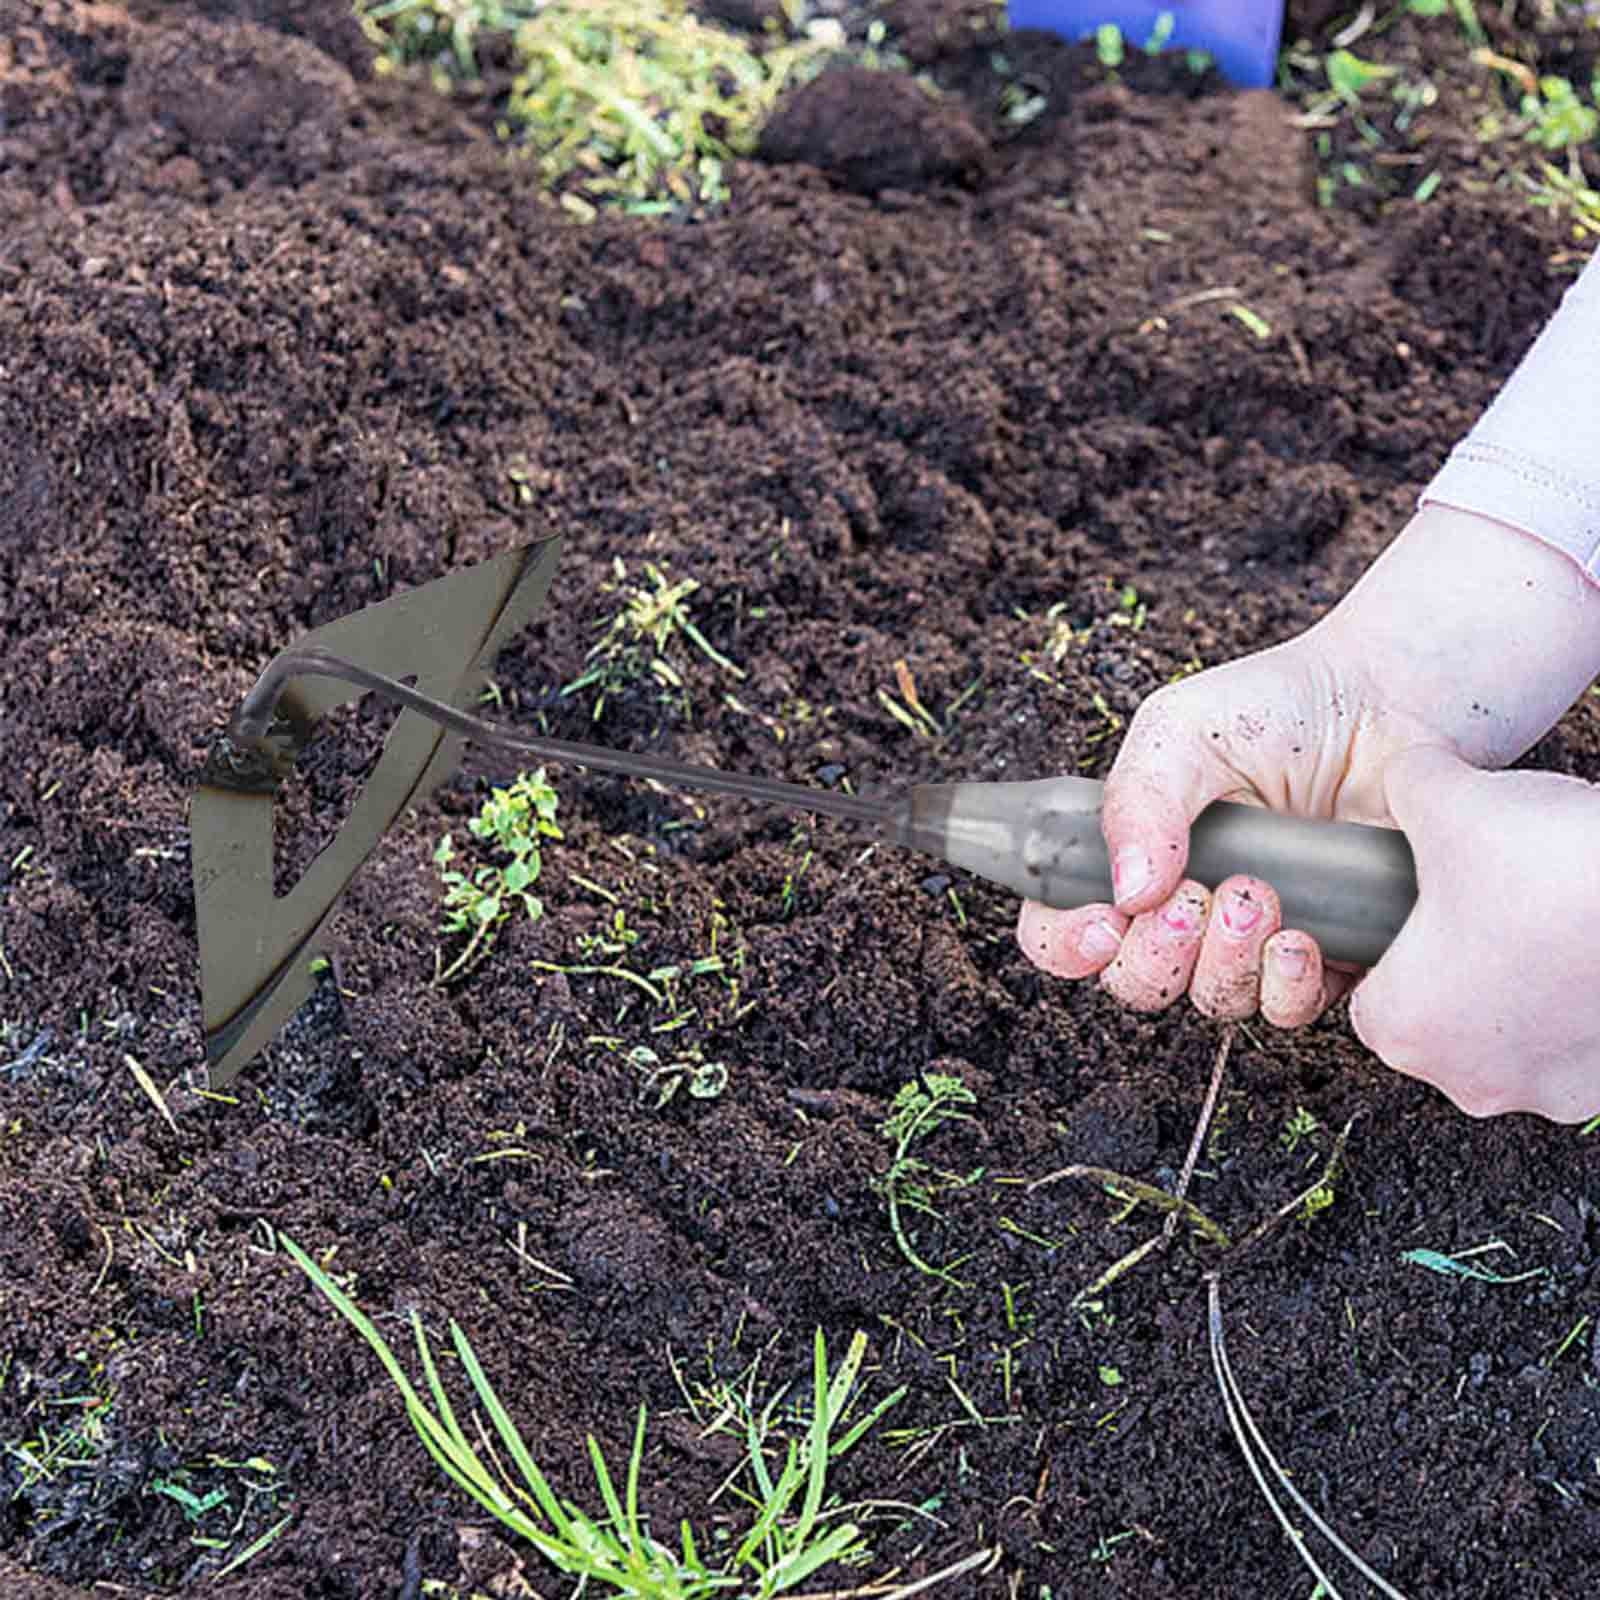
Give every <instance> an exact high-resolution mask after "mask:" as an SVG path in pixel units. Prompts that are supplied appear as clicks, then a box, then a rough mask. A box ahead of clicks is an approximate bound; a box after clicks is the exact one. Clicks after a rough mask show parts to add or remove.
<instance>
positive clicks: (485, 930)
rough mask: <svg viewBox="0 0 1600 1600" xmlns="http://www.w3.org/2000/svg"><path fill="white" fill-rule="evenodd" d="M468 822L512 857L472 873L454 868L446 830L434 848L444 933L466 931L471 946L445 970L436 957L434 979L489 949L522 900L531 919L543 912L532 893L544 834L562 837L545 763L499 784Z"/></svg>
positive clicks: (445, 979) (445, 977)
mask: <svg viewBox="0 0 1600 1600" xmlns="http://www.w3.org/2000/svg"><path fill="white" fill-rule="evenodd" d="M467 827H468V828H469V829H470V830H471V832H472V833H473V834H474V836H475V837H477V838H479V839H484V840H488V841H489V842H490V843H491V844H492V845H493V847H494V848H495V849H496V850H498V851H500V852H501V853H502V854H504V855H506V856H509V857H510V860H508V861H506V862H503V863H501V864H499V865H494V866H482V867H478V868H476V869H475V870H474V871H473V872H472V873H471V874H470V875H468V874H467V873H464V872H456V871H454V870H452V869H451V867H450V863H451V862H452V861H453V860H454V859H455V841H454V840H453V839H452V838H451V836H450V835H449V834H448V833H447V834H445V835H444V837H443V838H442V839H440V841H439V843H438V845H437V846H436V847H435V849H434V852H433V859H434V861H435V863H437V865H438V867H439V869H440V876H441V877H442V878H443V879H444V883H445V897H444V904H445V913H446V915H445V920H444V923H443V927H442V931H443V932H445V933H465V934H467V935H468V939H467V946H466V948H465V949H464V950H463V951H462V952H461V954H460V955H459V956H457V957H456V959H455V960H454V961H452V962H451V963H450V965H449V966H448V967H447V968H445V970H444V971H442V972H440V971H438V963H439V960H440V959H441V958H438V957H436V958H435V972H434V981H435V982H436V983H448V982H449V981H450V980H451V979H452V978H453V977H455V976H456V974H457V973H460V972H464V971H466V970H467V968H468V967H469V966H471V965H472V964H473V963H474V962H475V961H476V960H478V959H480V958H481V957H482V956H483V955H485V954H487V953H488V950H489V948H490V946H491V945H493V943H494V940H495V935H496V933H497V931H498V930H499V928H500V925H501V924H502V923H504V922H505V921H506V920H507V919H508V918H509V917H510V915H511V910H512V907H513V906H514V905H515V904H517V903H518V902H519V901H520V902H521V905H522V908H523V910H524V911H526V912H527V914H528V920H529V921H530V922H537V921H538V920H539V918H540V917H542V916H543V915H544V904H543V902H542V901H541V900H540V899H539V897H538V896H537V895H536V894H534V893H533V892H532V889H533V885H534V883H536V882H537V881H538V878H539V871H540V866H541V861H540V856H539V840H540V839H559V838H560V837H561V829H560V828H558V827H557V826H556V792H555V790H554V789H553V788H551V787H550V785H549V784H548V783H547V782H546V781H545V776H544V768H543V767H540V769H539V770H538V771H537V772H536V773H534V774H533V776H532V777H531V778H530V777H529V776H528V775H527V774H526V773H524V774H522V775H521V776H520V777H518V779H517V781H516V782H515V783H514V784H512V785H511V787H510V788H509V789H496V790H495V791H494V793H493V794H491V795H490V796H489V798H488V800H486V801H485V802H484V805H483V809H482V810H481V811H480V812H479V813H478V815H477V816H475V817H474V818H473V819H472V820H471V821H470V822H469V823H468V824H467Z"/></svg>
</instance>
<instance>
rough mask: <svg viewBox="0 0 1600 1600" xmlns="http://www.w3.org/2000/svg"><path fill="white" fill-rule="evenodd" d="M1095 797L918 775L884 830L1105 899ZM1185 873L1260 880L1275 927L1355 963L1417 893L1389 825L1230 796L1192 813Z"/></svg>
mask: <svg viewBox="0 0 1600 1600" xmlns="http://www.w3.org/2000/svg"><path fill="white" fill-rule="evenodd" d="M1104 794H1105V785H1104V784H1102V783H1100V782H1098V781H1096V780H1095V779H1092V778H1043V779H1038V780H1035V781H1033V782H1029V783H946V784H924V785H922V786H920V787H918V788H916V789H913V790H912V791H911V794H910V795H909V796H908V798H907V799H906V800H905V801H904V802H903V803H902V804H901V806H900V807H898V808H897V810H896V812H895V814H894V817H893V820H892V821H891V823H890V824H889V827H888V831H887V836H888V837H890V838H891V839H893V840H894V842H896V843H898V844H904V845H909V846H911V847H912V848H913V849H918V850H924V851H926V852H928V853H929V854H930V855H935V856H938V857H940V858H941V859H942V860H944V861H947V862H949V863H950V864H951V865H952V866H956V867H961V868H963V869H965V870H966V871H968V872H972V873H975V874H976V875H977V876H978V877H980V878H987V879H988V880H989V881H990V882H991V883H997V884H1000V885H1002V886H1003V887H1005V888H1007V889H1011V890H1013V891H1014V892H1015V893H1017V894H1020V895H1022V896H1023V897H1024V898H1026V899H1029V900H1038V901H1042V902H1043V903H1044V904H1045V905H1048V906H1055V907H1057V908H1058V909H1060V910H1070V909H1072V908H1074V907H1077V906H1084V905H1090V904H1092V903H1095V902H1110V900H1111V898H1112V891H1111V863H1110V860H1109V858H1108V856H1107V853H1106V844H1105V838H1104V835H1103V834H1102V833H1101V831H1100V806H1101V802H1102V800H1103V798H1104ZM1185 872H1186V875H1187V876H1188V877H1191V878H1194V879H1196V880H1197V881H1198V882H1200V883H1203V884H1204V885H1205V886H1206V887H1207V888H1209V889H1215V888H1216V886H1217V885H1218V884H1219V883H1221V882H1222V880H1223V879H1224V878H1228V877H1231V876H1232V875H1233V874H1235V873H1241V872H1242V873H1249V874H1250V875H1251V876H1253V877H1257V878H1261V879H1263V880H1265V881H1266V882H1267V883H1269V884H1271V885H1272V887H1273V889H1275V890H1276V891H1277V894H1278V898H1279V901H1280V902H1281V905H1282V908H1283V926H1284V927H1285V928H1297V929H1299V930H1301V931H1303V932H1305V933H1309V934H1310V935H1311V936H1312V938H1314V939H1315V940H1316V941H1317V944H1318V945H1319V946H1320V947H1321V950H1322V953H1323V955H1324V956H1325V957H1326V958H1327V959H1329V960H1333V961H1348V962H1353V963H1355V964H1356V965H1359V966H1363V967H1370V966H1374V965H1376V963H1377V962H1378V960H1379V958H1380V957H1381V956H1382V955H1383V953H1384V951H1385V950H1387V949H1388V948H1389V945H1390V944H1391V943H1392V942H1393V941H1394V937H1395V935H1396V934H1397V933H1399V931H1400V928H1401V926H1402V925H1403V924H1404V922H1405V920H1406V918H1407V917H1408V916H1409V915H1410V914H1411V908H1412V907H1413V906H1414V905H1415V904H1416V900H1417V873H1416V864H1415V862H1414V861H1413V859H1412V854H1411V846H1410V844H1409V843H1408V842H1407V840H1406V837H1405V835H1404V834H1403V833H1401V832H1400V831H1399V830H1398V829H1396V828H1379V827H1370V826H1368V825H1366V824H1364V823H1357V822H1319V821H1314V820H1312V819H1310V818H1306V817H1290V816H1285V815H1284V814H1283V813H1281V812H1276V811H1268V810H1267V809H1266V808H1265V807H1262V806H1250V805H1242V804H1239V803H1238V802H1236V801H1229V800H1219V801H1216V802H1215V803H1214V804H1212V805H1211V806H1209V807H1208V808H1207V809H1206V810H1205V811H1204V812H1202V813H1201V814H1200V816H1199V817H1197V818H1196V819H1195V821H1194V825H1193V827H1192V828H1191V829H1190V833H1189V860H1188V865H1187V867H1186V868H1185Z"/></svg>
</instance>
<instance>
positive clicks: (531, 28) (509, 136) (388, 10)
mask: <svg viewBox="0 0 1600 1600" xmlns="http://www.w3.org/2000/svg"><path fill="white" fill-rule="evenodd" d="M360 13H361V16H362V20H363V23H364V25H365V27H366V29H367V32H368V35H369V37H371V38H373V39H374V41H375V42H378V43H379V44H380V46H381V48H382V49H383V50H384V52H385V54H384V57H383V59H384V60H385V61H386V62H387V63H388V64H389V65H390V67H391V68H393V67H395V66H400V65H405V64H407V63H408V62H409V61H413V60H416V59H418V58H429V57H434V58H437V57H439V56H441V55H448V57H449V58H452V59H453V60H454V62H455V65H456V68H457V70H458V73H459V74H460V75H461V76H463V77H469V78H470V77H475V76H476V74H477V71H478V63H477V56H476V52H475V41H476V38H477V36H478V35H479V34H481V33H489V32H500V33H505V32H508V31H509V32H510V33H511V35H512V39H513V53H514V57H515V65H516V77H515V79H514V81H513V83H512V85H511V90H510V93H509V95H508V96H507V97H506V100H505V103H504V108H503V116H502V118H501V120H500V122H499V123H498V124H497V129H498V131H499V133H500V134H501V136H502V137H503V138H504V139H506V140H508V141H510V142H511V143H512V144H514V145H515V146H517V147H518V148H520V149H522V150H525V151H526V152H527V153H528V154H529V156H531V157H532V158H533V159H534V160H536V161H537V162H538V164H539V169H540V172H541V175H542V176H543V177H544V179H545V181H546V183H547V184H549V185H550V187H551V188H552V189H554V190H556V191H558V192H559V193H560V196H561V203H562V205H563V206H565V207H566V209H567V210H568V211H570V212H572V213H573V214H574V215H575V216H577V217H579V218H580V219H582V220H588V219H590V218H592V217H593V216H594V215H595V213H596V211H597V210H598V209H599V208H600V207H603V206H616V207H618V208H620V209H622V210H624V211H628V212H631V213H634V214H643V215H652V214H657V213H663V212H670V211H675V210H677V209H679V208H682V207H690V206H696V205H702V206H704V205H716V204H718V203H720V202H721V201H724V200H726V199H727V198H728V186H727V181H726V178H725V175H724V167H725V165H726V163H727V162H728V161H729V160H731V159H733V158H735V157H738V156H744V155H748V154H749V153H750V152H751V151H753V150H754V149H755V146H756V141H757V140H758V139H759V137H760V134H761V129H762V126H763V125H764V124H765V122H766V120H767V118H768V116H770V114H771V112H772V109H773V107H774V105H775V104H776V102H777V99H778V96H779V95H780V94H781V93H782V92H783V90H784V89H785V88H786V87H788V86H789V84H790V83H792V82H795V81H798V80H800V79H802V78H804V77H807V76H811V75H814V74H815V73H816V72H818V71H820V70H821V69H822V67H823V65H824V64H825V63H826V62H827V60H828V59H829V57H830V56H831V55H833V54H834V53H836V50H837V39H836V38H835V37H834V36H832V35H830V34H828V33H827V32H824V33H823V34H822V36H821V37H817V38H801V39H791V40H787V41H785V42H782V43H773V44H769V45H767V46H766V47H765V48H763V49H761V50H756V49H753V48H752V47H751V45H750V43H749V42H748V41H747V39H746V37H745V36H743V35H741V34H738V33H734V32H732V31H731V30H729V29H726V28H721V27H718V26H717V25H716V24H715V23H713V22H709V21H706V20H705V19H703V18H701V17H699V16H697V15H695V14H694V13H693V12H691V11H690V10H689V9H688V8H687V6H686V5H685V4H684V0H549V3H548V4H544V5H533V4H528V3H521V4H500V3H497V0H454V3H450V0H382V3H379V4H372V3H370V0H369V3H367V4H364V5H362V6H361V7H360ZM436 81H438V75H437V74H436ZM444 86H446V87H447V86H448V81H446V84H445V85H444Z"/></svg>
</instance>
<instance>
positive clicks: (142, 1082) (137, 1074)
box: [122, 1051, 183, 1139]
mask: <svg viewBox="0 0 1600 1600" xmlns="http://www.w3.org/2000/svg"><path fill="white" fill-rule="evenodd" d="M122 1060H123V1064H124V1065H125V1066H126V1067H127V1069H128V1071H129V1072H131V1073H132V1074H133V1081H134V1082H135V1083H137V1084H138V1085H139V1087H140V1088H141V1089H143V1090H144V1092H145V1094H146V1095H148V1096H149V1098H150V1103H151V1104H152V1105H153V1106H154V1107H155V1108H156V1110H157V1111H159V1112H160V1113H161V1115H162V1116H163V1117H164V1118H165V1119H166V1123H167V1126H168V1127H169V1128H171V1129H172V1136H173V1137H174V1138H175V1139H180V1138H182V1137H183V1135H182V1134H180V1133H179V1132H178V1124H177V1123H176V1122H174V1121H173V1119H172V1112H171V1111H169V1110H168V1109H167V1102H166V1099H165V1097H164V1096H163V1095H162V1093H161V1091H160V1090H159V1089H158V1088H156V1085H155V1080H154V1079H153V1078H152V1077H151V1076H150V1074H149V1073H148V1072H146V1071H145V1070H144V1068H143V1067H141V1066H140V1065H139V1063H138V1062H137V1061H135V1060H134V1059H133V1057H132V1056H130V1055H129V1054H128V1053H127V1052H126V1051H124V1052H123V1054H122Z"/></svg>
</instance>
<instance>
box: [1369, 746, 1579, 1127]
mask: <svg viewBox="0 0 1600 1600" xmlns="http://www.w3.org/2000/svg"><path fill="white" fill-rule="evenodd" d="M1384 792H1385V795H1386V797H1387V800H1388V805H1389V811H1390V813H1391V815H1392V816H1394V817H1395V819H1396V820H1397V821H1398V822H1399V824H1400V826H1401V828H1403V829H1404V831H1405V834H1406V838H1407V839H1408V841H1409V842H1410V844H1411V849H1412V854H1413V856H1414V858H1415V860H1416V863H1417V884H1418V895H1417V904H1416V907H1415V909H1414V910H1413V911H1412V913H1411V915H1410V916H1409V917H1408V918H1407V919H1406V922H1405V926H1404V927H1402V928H1401V930H1400V932H1399V934H1398V936H1397V937H1396V939H1395V941H1394V943H1393V944H1392V945H1390V946H1389V948H1388V949H1387V950H1386V951H1385V952H1384V955H1383V959H1382V960H1381V961H1380V962H1379V963H1378V964H1377V966H1375V967H1374V968H1373V969H1372V970H1371V972H1369V973H1368V974H1367V975H1366V977H1365V978H1363V979H1362V980H1361V982H1360V983H1359V984H1358V985H1357V986H1356V988H1355V991H1354V992H1353V993H1352V994H1351V996H1350V1024H1351V1026H1352V1027H1353V1028H1354V1030H1355V1032H1356V1036H1357V1037H1358V1038H1359V1039H1360V1040H1361V1042H1362V1043H1363V1044H1364V1045H1366V1047H1367V1048H1368V1049H1369V1050H1371V1051H1372V1053H1373V1054H1374V1055H1376V1056H1378V1057H1379V1058H1380V1059H1381V1060H1382V1061H1383V1062H1384V1063H1385V1064H1386V1065H1387V1066H1390V1067H1393V1068H1394V1069H1395V1070H1396V1071H1399V1072H1404V1073H1408V1074H1410V1075H1411V1076H1412V1077H1416V1078H1421V1079H1423V1080H1424V1081H1426V1082H1428V1083H1431V1084H1433V1085H1434V1086H1435V1087H1436V1088H1439V1089H1442V1090H1443V1091H1444V1092H1445V1093H1446V1094H1447V1095H1448V1096H1449V1097H1450V1098H1451V1099H1452V1100H1453V1101H1454V1102H1455V1103H1456V1104H1457V1105H1458V1106H1459V1107H1460V1108H1461V1109H1462V1110H1463V1111H1465V1112H1467V1113H1468V1115H1470V1116H1478V1117H1487V1116H1496V1115H1499V1114H1500V1113H1503V1112H1508V1111H1532V1112H1537V1113H1538V1114H1539V1115H1540V1116H1544V1117H1548V1118H1550V1119H1551V1120H1552V1121H1555V1122H1581V1121H1583V1120H1585V1119H1586V1118H1588V1117H1592V1116H1594V1115H1595V1114H1596V1113H1600V983H1597V982H1596V981H1595V980H1596V978H1597V977H1600V956H1597V955H1596V954H1595V952H1594V945H1593V942H1592V940H1591V938H1590V927H1591V925H1592V924H1593V923H1594V922H1595V921H1596V919H1597V918H1600V787H1597V786H1596V785H1594V784H1592V783H1587V782H1585V781H1584V780H1583V779H1581V778H1570V777H1567V776H1565V775H1564V774H1561V773H1555V772H1482V771H1479V770H1478V769H1477V768H1476V767H1473V766H1472V765H1470V764H1469V763H1467V762H1465V761H1463V760H1461V758H1460V757H1459V756H1457V755H1455V754H1453V753H1452V752H1451V751H1450V750H1448V749H1447V748H1445V747H1444V746H1442V745H1437V744H1434V745H1413V746H1412V747H1411V748H1410V749H1407V750H1403V751H1401V752H1400V753H1399V754H1398V755H1397V756H1395V757H1394V758H1393V759H1391V760H1390V761H1389V762H1388V764H1387V765H1386V766H1385V768H1384Z"/></svg>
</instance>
